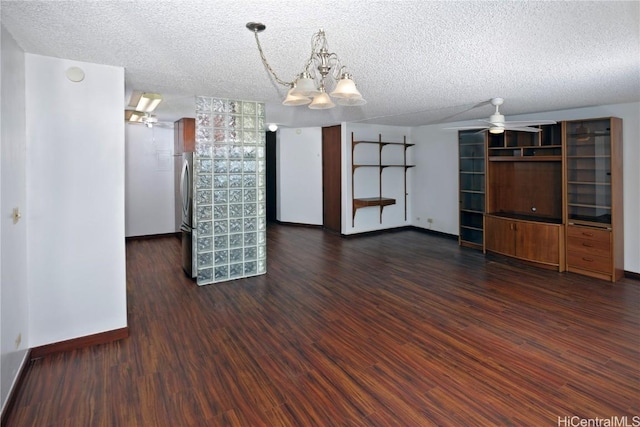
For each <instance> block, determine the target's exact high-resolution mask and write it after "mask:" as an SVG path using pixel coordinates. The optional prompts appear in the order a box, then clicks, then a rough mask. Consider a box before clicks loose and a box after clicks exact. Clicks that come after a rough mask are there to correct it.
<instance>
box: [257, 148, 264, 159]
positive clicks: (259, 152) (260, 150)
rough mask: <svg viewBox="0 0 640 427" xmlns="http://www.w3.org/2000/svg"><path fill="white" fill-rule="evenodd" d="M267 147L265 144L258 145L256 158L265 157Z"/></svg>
mask: <svg viewBox="0 0 640 427" xmlns="http://www.w3.org/2000/svg"><path fill="white" fill-rule="evenodd" d="M265 155H266V154H265V149H264V147H263V146H260V145H259V146H257V147H256V158H257V159H264V158H265Z"/></svg>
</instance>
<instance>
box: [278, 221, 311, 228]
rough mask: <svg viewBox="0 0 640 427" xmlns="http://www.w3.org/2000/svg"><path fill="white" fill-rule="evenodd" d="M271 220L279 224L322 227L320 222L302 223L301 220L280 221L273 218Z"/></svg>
mask: <svg viewBox="0 0 640 427" xmlns="http://www.w3.org/2000/svg"><path fill="white" fill-rule="evenodd" d="M273 222H275V223H276V224H280V225H291V226H293V227H305V228H322V224H304V223H302V222H286V221H280V220H275V221H273Z"/></svg>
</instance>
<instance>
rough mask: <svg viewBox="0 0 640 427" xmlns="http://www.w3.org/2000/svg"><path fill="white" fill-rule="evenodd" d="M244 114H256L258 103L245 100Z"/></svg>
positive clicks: (243, 104) (243, 105)
mask: <svg viewBox="0 0 640 427" xmlns="http://www.w3.org/2000/svg"><path fill="white" fill-rule="evenodd" d="M242 114H244V115H250V116H254V115H255V114H256V103H255V102H249V101H244V102H243V103H242Z"/></svg>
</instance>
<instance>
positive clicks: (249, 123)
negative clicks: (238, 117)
mask: <svg viewBox="0 0 640 427" xmlns="http://www.w3.org/2000/svg"><path fill="white" fill-rule="evenodd" d="M242 128H243V129H255V128H256V118H255V117H254V116H243V117H242Z"/></svg>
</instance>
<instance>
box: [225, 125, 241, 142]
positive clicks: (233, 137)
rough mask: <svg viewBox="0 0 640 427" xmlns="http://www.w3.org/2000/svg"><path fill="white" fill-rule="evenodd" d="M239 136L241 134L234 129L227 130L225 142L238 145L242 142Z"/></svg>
mask: <svg viewBox="0 0 640 427" xmlns="http://www.w3.org/2000/svg"><path fill="white" fill-rule="evenodd" d="M240 135H242V133H241V132H239V131H237V130H236V129H235V128H234V129H229V130H228V131H227V141H228V142H229V143H230V144H239V143H241V142H242V137H241V136H240Z"/></svg>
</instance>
